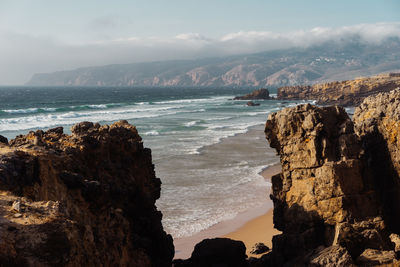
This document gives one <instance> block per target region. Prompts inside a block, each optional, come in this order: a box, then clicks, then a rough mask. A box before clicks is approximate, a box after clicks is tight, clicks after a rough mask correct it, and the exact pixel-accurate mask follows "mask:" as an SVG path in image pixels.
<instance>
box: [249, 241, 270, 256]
mask: <svg viewBox="0 0 400 267" xmlns="http://www.w3.org/2000/svg"><path fill="white" fill-rule="evenodd" d="M268 251H269V247H267V246H266V245H265V244H264V243H256V244H255V245H254V246H253V247H252V248H251V251H250V253H251V254H255V255H258V254H263V253H265V252H268Z"/></svg>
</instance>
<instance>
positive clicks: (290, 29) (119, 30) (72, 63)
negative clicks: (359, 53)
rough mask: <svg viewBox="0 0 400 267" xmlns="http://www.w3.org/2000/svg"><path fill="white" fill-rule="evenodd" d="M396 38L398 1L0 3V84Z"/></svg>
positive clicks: (14, 0) (12, 0)
mask: <svg viewBox="0 0 400 267" xmlns="http://www.w3.org/2000/svg"><path fill="white" fill-rule="evenodd" d="M352 34H358V35H360V36H361V37H362V39H363V40H365V41H368V42H379V41H380V40H382V39H383V38H385V37H388V36H399V37H400V1H398V0H374V1H373V0H363V1H360V0H351V1H350V0H346V1H343V0H336V1H323V0H302V1H298V0H292V1H289V0H280V1H276V0H275V1H269V0H240V1H239V0H201V1H199V0H196V1H195V0H147V1H139V0H113V1H106V0H80V1H77V0H68V1H61V0H0V85H18V84H23V83H25V82H27V81H28V80H29V79H30V78H31V76H32V75H33V74H34V73H43V72H53V71H59V70H65V69H73V68H77V67H84V66H97V65H106V64H119V63H133V62H144V61H157V60H169V59H193V58H201V57H214V56H224V55H232V54H241V53H253V52H260V51H267V50H273V49H278V48H290V47H293V46H307V45H312V44H315V43H318V42H323V41H326V40H330V39H335V38H346V37H348V36H350V35H352Z"/></svg>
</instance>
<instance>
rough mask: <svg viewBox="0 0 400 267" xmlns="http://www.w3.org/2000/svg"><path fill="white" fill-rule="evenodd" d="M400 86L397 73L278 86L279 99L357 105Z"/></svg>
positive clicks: (399, 77)
mask: <svg viewBox="0 0 400 267" xmlns="http://www.w3.org/2000/svg"><path fill="white" fill-rule="evenodd" d="M398 87H400V76H399V75H398V74H397V73H391V74H387V75H380V76H375V77H369V78H360V79H355V80H350V81H341V82H329V83H320V84H315V85H299V86H286V87H281V88H278V95H277V98H278V99H287V100H289V99H309V100H317V103H318V104H322V105H340V106H357V105H359V104H360V103H361V102H362V101H363V99H364V98H365V97H367V96H370V95H373V94H377V93H380V92H388V91H391V90H393V89H395V88H398Z"/></svg>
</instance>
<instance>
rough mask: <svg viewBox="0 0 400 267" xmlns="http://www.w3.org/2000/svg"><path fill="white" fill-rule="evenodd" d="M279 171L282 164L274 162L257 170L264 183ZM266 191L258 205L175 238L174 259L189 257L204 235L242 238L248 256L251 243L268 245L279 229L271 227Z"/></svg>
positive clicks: (270, 202)
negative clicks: (192, 232) (262, 200)
mask: <svg viewBox="0 0 400 267" xmlns="http://www.w3.org/2000/svg"><path fill="white" fill-rule="evenodd" d="M280 171H281V165H280V164H276V165H272V166H269V167H266V168H264V169H263V170H262V171H261V172H260V175H262V176H263V177H264V179H265V180H266V181H267V182H270V181H271V176H272V175H275V174H277V173H279V172H280ZM269 193H270V189H269V190H268V192H267V194H266V201H265V202H264V203H262V205H261V206H259V207H257V208H254V209H251V210H247V211H245V212H242V213H239V214H238V215H237V216H235V217H234V218H232V219H230V220H226V221H222V222H219V223H217V224H215V225H213V226H211V227H209V228H208V229H205V230H203V231H200V232H198V233H196V234H194V235H192V236H188V237H182V238H176V239H174V246H175V256H174V259H187V258H189V257H190V256H191V253H192V251H193V249H194V246H195V245H196V244H197V243H199V242H200V241H202V240H203V239H207V238H216V237H227V238H231V239H235V240H240V241H243V242H244V243H245V245H246V253H247V254H248V256H250V255H249V251H250V250H251V248H252V246H253V245H254V244H255V243H257V242H263V243H264V244H266V245H267V246H269V247H270V248H271V241H272V236H273V235H275V234H278V233H279V231H278V230H276V229H274V228H273V224H272V210H273V204H272V201H271V200H270V199H269ZM258 237H260V238H258ZM254 239H256V240H257V241H256V242H254V244H250V243H251V242H252V240H254ZM268 240H269V241H268ZM252 256H254V255H252Z"/></svg>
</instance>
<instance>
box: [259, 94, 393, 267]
mask: <svg viewBox="0 0 400 267" xmlns="http://www.w3.org/2000/svg"><path fill="white" fill-rule="evenodd" d="M394 94H396V95H394ZM397 94H399V92H398V91H395V92H392V93H390V94H382V95H380V96H378V97H370V98H368V99H366V100H365V101H364V104H363V105H361V106H360V108H359V109H357V111H356V114H357V115H355V116H354V121H355V122H354V123H353V121H352V120H351V119H350V118H349V117H348V115H347V114H346V112H345V111H344V109H343V108H340V107H322V108H319V107H316V106H312V105H309V104H307V105H300V106H297V107H294V108H288V109H284V110H282V111H279V112H277V113H273V114H271V115H270V116H269V118H268V121H267V123H266V128H265V133H266V137H267V139H268V141H269V142H270V145H271V147H273V148H275V149H276V150H277V152H278V154H279V155H280V158H281V164H282V173H281V174H279V175H276V176H274V177H273V178H272V194H271V199H272V200H273V202H274V225H275V227H276V228H277V229H278V230H281V231H282V234H280V235H277V236H274V238H273V250H272V253H271V254H270V255H268V258H264V261H265V260H266V259H267V261H266V262H267V263H268V264H272V266H282V265H285V266H350V265H352V264H355V265H377V264H388V263H390V264H392V263H393V264H399V262H398V257H399V256H400V255H398V254H396V253H397V252H396V249H395V243H394V242H393V240H397V239H396V237H397V234H398V233H399V229H398V227H399V226H398V225H400V224H399V223H398V218H397V217H398V215H397V214H399V213H398V208H397V207H398V206H400V201H399V197H398V194H397V192H398V190H399V189H400V187H399V186H398V176H396V175H398V173H397V170H398V169H396V167H395V166H396V163H395V161H396V160H394V161H393V159H396V156H397V154H396V153H397V152H398V147H399V145H398V143H397V139H393V138H394V137H393V136H394V132H393V131H395V130H397V128H396V125H397V124H396V122H397V123H399V122H400V117H398V116H397V111H396V108H397V106H398V103H397V101H398V100H390V99H393V98H398V96H397ZM374 107H375V108H376V113H375V111H373V110H374ZM370 109H372V110H371V111H370V112H369V113H368V110H370ZM397 110H398V108H397ZM385 114H386V115H385ZM368 116H370V117H368ZM396 116H397V117H396ZM385 117H390V120H391V122H389V121H388V119H389V118H386V119H385ZM368 118H369V119H368ZM387 125H390V127H389V126H387ZM391 138H392V139H391ZM396 138H397V136H396ZM388 142H392V143H391V144H387V143H388ZM378 144H379V145H378ZM380 149H381V150H383V151H380ZM378 152H385V153H386V154H376V153H378ZM392 158H393V159H392ZM386 160H388V161H386ZM383 161H385V162H386V163H384V162H383ZM396 179H397V180H396ZM392 208H394V210H392ZM394 213H397V214H394ZM339 262H340V263H341V264H338V263H339ZM268 264H267V266H268Z"/></svg>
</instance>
